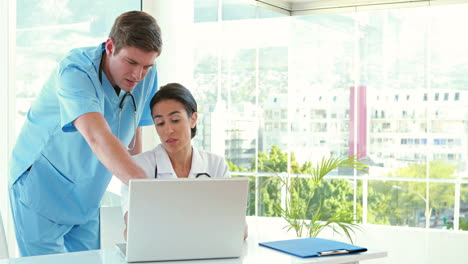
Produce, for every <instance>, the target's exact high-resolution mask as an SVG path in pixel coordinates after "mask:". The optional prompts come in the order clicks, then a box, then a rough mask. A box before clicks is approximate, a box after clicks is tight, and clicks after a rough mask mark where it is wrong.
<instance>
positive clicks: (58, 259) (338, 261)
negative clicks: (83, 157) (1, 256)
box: [0, 218, 387, 264]
mask: <svg viewBox="0 0 468 264" xmlns="http://www.w3.org/2000/svg"><path fill="white" fill-rule="evenodd" d="M248 224H249V238H248V239H247V241H245V242H244V249H243V251H244V252H243V256H242V257H240V258H235V259H213V260H195V261H170V262H154V263H158V264H163V263H164V264H201V263H204V264H205V263H206V264H262V263H268V264H307V263H310V264H319V263H320V264H345V263H346V264H348V263H350V264H351V263H352V264H354V263H359V261H361V260H369V259H376V258H382V257H386V256H387V252H385V251H380V250H372V249H370V250H368V251H367V252H363V253H360V254H352V255H342V256H328V257H318V258H305V259H303V258H298V257H294V256H291V255H289V254H285V253H281V252H279V251H276V250H273V249H269V248H265V247H261V246H259V245H258V242H265V241H272V240H281V239H289V238H294V237H292V235H291V234H290V233H286V232H281V231H282V230H281V228H279V229H278V228H277V226H278V221H277V220H272V219H268V218H266V219H262V218H248ZM280 226H282V224H280ZM272 228H273V229H272ZM272 230H274V231H275V232H272ZM276 231H278V232H276ZM362 246H366V245H362ZM83 263H86V264H120V263H122V264H123V263H126V262H125V259H124V257H123V256H122V255H121V254H120V252H119V251H118V250H117V248H115V249H114V248H113V249H103V250H94V251H83V252H76V253H66V254H56V255H45V256H37V257H27V258H17V259H10V260H3V261H1V260H0V264H83ZM145 263H149V262H145Z"/></svg>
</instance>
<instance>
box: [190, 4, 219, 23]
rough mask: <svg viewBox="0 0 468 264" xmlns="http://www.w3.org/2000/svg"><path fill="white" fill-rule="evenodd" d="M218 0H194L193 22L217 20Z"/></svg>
mask: <svg viewBox="0 0 468 264" xmlns="http://www.w3.org/2000/svg"><path fill="white" fill-rule="evenodd" d="M218 2H219V1H218V0H194V3H193V5H194V15H193V17H194V22H195V23H200V22H214V21H217V20H218Z"/></svg>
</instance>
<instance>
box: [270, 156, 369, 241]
mask: <svg viewBox="0 0 468 264" xmlns="http://www.w3.org/2000/svg"><path fill="white" fill-rule="evenodd" d="M337 168H351V169H355V170H358V171H362V172H365V173H367V170H368V166H367V165H366V164H364V163H362V162H359V161H358V160H357V158H356V157H354V156H352V157H345V158H335V157H333V156H331V157H329V158H323V159H322V161H321V162H319V163H317V164H316V166H313V167H312V168H311V173H310V175H307V176H306V177H304V176H301V175H296V176H293V177H291V176H288V175H277V176H273V177H272V179H273V178H278V179H280V182H281V184H282V186H283V187H285V189H286V198H285V203H283V204H284V205H283V206H281V205H279V204H276V205H275V207H274V210H275V211H276V212H277V214H279V215H280V216H281V217H282V218H283V219H284V220H286V222H287V223H288V225H287V226H285V228H287V230H288V231H289V230H291V229H293V230H294V231H295V233H296V235H297V237H303V236H307V237H316V236H317V235H318V234H319V233H320V232H321V231H322V230H324V228H326V227H329V228H331V229H332V230H333V231H334V232H336V233H339V234H341V235H345V236H346V237H347V238H348V239H349V240H350V241H351V243H352V241H353V239H352V234H354V230H355V229H357V228H359V226H358V224H357V222H356V219H355V216H354V212H353V210H352V209H349V208H337V209H335V210H329V209H325V207H324V206H323V205H324V200H325V199H324V198H323V197H320V195H318V192H317V190H318V189H319V187H320V186H321V183H322V182H323V181H324V178H325V176H326V175H327V174H328V173H330V172H331V171H333V170H335V169H337ZM305 184H306V185H307V186H308V187H307V188H308V191H307V192H304V190H303V187H304V186H305Z"/></svg>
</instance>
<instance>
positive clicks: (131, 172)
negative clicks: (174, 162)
mask: <svg viewBox="0 0 468 264" xmlns="http://www.w3.org/2000/svg"><path fill="white" fill-rule="evenodd" d="M73 125H74V126H75V127H76V129H78V131H79V132H80V133H81V135H83V137H84V138H85V140H86V142H88V145H89V146H90V147H91V149H92V150H93V152H94V154H95V155H96V156H97V157H98V159H99V160H100V161H101V162H102V164H104V166H105V167H106V168H107V169H108V170H109V171H110V172H111V173H112V174H113V175H115V176H116V177H117V178H119V179H120V180H121V181H122V182H123V183H125V184H128V182H129V180H130V179H132V178H146V177H145V172H144V171H143V169H142V168H140V167H139V166H138V165H137V164H136V163H135V162H134V161H133V160H132V158H131V156H130V154H129V153H128V151H127V148H126V147H125V146H124V145H123V144H122V143H121V142H120V141H119V139H118V138H117V137H116V136H114V135H113V134H112V132H111V130H110V128H109V125H108V124H107V121H106V120H105V119H104V116H102V114H100V113H97V112H91V113H86V114H84V115H81V116H79V117H78V118H77V119H75V121H73ZM140 144H141V143H140Z"/></svg>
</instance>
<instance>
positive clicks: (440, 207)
mask: <svg viewBox="0 0 468 264" xmlns="http://www.w3.org/2000/svg"><path fill="white" fill-rule="evenodd" d="M453 197H455V184H453V183H430V184H429V207H430V208H429V210H430V213H431V218H430V223H429V225H430V227H431V228H439V229H446V228H447V223H449V220H452V221H453V206H454V199H453Z"/></svg>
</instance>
